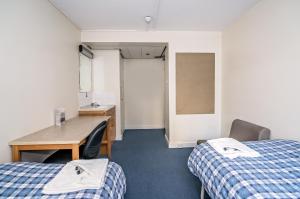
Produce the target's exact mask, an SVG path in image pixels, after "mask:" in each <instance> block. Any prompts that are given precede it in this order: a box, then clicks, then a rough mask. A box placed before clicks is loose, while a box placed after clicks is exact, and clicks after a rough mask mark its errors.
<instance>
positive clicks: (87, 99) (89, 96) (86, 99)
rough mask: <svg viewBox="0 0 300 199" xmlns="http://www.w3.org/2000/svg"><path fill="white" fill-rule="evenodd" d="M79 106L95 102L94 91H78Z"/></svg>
mask: <svg viewBox="0 0 300 199" xmlns="http://www.w3.org/2000/svg"><path fill="white" fill-rule="evenodd" d="M78 100H79V106H80V107H81V106H86V105H89V104H91V103H92V102H93V92H87V93H78Z"/></svg>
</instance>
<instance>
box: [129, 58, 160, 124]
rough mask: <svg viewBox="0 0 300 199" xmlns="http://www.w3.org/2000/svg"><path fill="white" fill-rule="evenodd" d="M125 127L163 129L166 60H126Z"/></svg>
mask: <svg viewBox="0 0 300 199" xmlns="http://www.w3.org/2000/svg"><path fill="white" fill-rule="evenodd" d="M124 91H125V92H124V94H125V95H124V97H125V129H153V128H164V61H162V60H161V59H125V61H124Z"/></svg>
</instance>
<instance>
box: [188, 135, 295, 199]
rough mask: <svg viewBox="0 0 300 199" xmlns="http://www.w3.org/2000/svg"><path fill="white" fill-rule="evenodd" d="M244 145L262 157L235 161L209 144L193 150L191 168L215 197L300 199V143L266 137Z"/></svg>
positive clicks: (241, 158) (212, 196)
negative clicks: (263, 139) (266, 138)
mask: <svg viewBox="0 0 300 199" xmlns="http://www.w3.org/2000/svg"><path fill="white" fill-rule="evenodd" d="M244 144H246V145H247V146H248V147H250V148H252V149H254V150H256V151H257V152H259V153H260V154H261V157H257V158H245V157H238V158H235V159H233V160H231V159H229V158H225V157H223V156H222V155H220V154H219V153H217V152H216V151H215V150H214V149H213V148H212V147H211V146H210V145H209V144H207V143H204V144H200V145H198V146H197V147H195V148H194V150H193V151H192V153H191V155H190V156H189V159H188V167H189V169H190V171H191V172H192V173H193V174H194V175H195V176H197V177H198V178H199V179H200V181H201V182H202V183H203V186H204V188H205V190H206V191H207V192H208V195H209V196H210V197H211V198H236V199H239V198H249V199H251V198H300V142H297V141H290V140H265V141H251V142H244Z"/></svg>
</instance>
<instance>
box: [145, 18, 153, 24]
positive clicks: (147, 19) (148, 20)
mask: <svg viewBox="0 0 300 199" xmlns="http://www.w3.org/2000/svg"><path fill="white" fill-rule="evenodd" d="M144 19H145V22H146V23H147V24H150V23H151V21H152V17H151V16H146V17H145V18H144Z"/></svg>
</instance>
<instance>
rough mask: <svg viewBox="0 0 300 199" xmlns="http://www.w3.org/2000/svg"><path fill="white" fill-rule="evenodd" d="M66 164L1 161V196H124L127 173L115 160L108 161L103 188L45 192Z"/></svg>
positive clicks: (53, 198)
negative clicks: (43, 192)
mask: <svg viewBox="0 0 300 199" xmlns="http://www.w3.org/2000/svg"><path fill="white" fill-rule="evenodd" d="M63 166H64V165H62V164H41V163H28V162H20V163H5V164H0V198H47V199H48V198H51V199H58V198H59V199H60V198H74V199H76V198H85V199H89V198H95V199H96V198H101V199H121V198H124V194H125V192H126V179H125V175H124V173H123V170H122V168H121V167H120V166H119V165H118V164H116V163H114V162H109V164H108V167H107V171H106V174H105V184H104V187H103V188H101V189H97V190H96V189H86V190H81V191H77V192H70V193H67V194H56V195H45V194H42V193H41V191H42V189H43V186H44V185H45V184H46V183H47V182H49V181H50V180H51V179H52V178H54V176H55V175H56V174H57V173H58V172H59V171H60V170H61V169H62V167H63Z"/></svg>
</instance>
